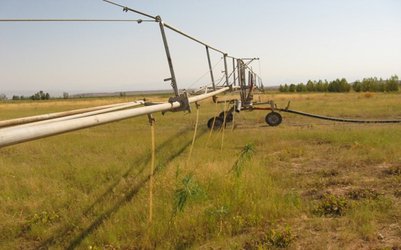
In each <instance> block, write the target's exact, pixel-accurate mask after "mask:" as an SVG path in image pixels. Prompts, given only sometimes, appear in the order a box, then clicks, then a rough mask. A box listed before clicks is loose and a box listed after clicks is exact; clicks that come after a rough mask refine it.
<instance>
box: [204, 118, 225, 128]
mask: <svg viewBox="0 0 401 250" xmlns="http://www.w3.org/2000/svg"><path fill="white" fill-rule="evenodd" d="M213 123H214V125H213ZM221 126H223V119H222V118H221V117H219V116H218V117H212V118H210V119H209V121H208V122H207V127H208V128H209V129H212V127H213V130H217V129H220V128H221Z"/></svg>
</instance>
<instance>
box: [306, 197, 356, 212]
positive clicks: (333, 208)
mask: <svg viewBox="0 0 401 250" xmlns="http://www.w3.org/2000/svg"><path fill="white" fill-rule="evenodd" d="M349 206H350V205H349V202H348V201H347V199H345V198H344V197H341V196H335V195H332V194H329V195H327V194H325V195H323V197H322V199H321V200H320V202H319V204H318V205H317V207H316V208H315V209H314V213H315V214H317V215H319V216H328V217H338V216H343V215H344V214H345V212H346V210H347V209H348V208H349Z"/></svg>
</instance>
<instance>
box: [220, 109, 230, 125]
mask: <svg viewBox="0 0 401 250" xmlns="http://www.w3.org/2000/svg"><path fill="white" fill-rule="evenodd" d="M219 117H220V118H221V119H223V121H224V111H223V112H221V113H220V114H219ZM233 120H234V115H233V113H231V112H227V113H226V122H232V121H233Z"/></svg>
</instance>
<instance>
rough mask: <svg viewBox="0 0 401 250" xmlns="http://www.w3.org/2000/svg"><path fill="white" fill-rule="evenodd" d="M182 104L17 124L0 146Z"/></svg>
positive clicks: (1, 134) (1, 136) (2, 134)
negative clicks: (30, 123)
mask: <svg viewBox="0 0 401 250" xmlns="http://www.w3.org/2000/svg"><path fill="white" fill-rule="evenodd" d="M229 89H230V88H229V87H225V88H222V89H219V90H216V91H213V92H210V93H207V94H202V95H199V96H193V97H190V98H188V99H189V102H190V103H194V102H198V101H201V100H204V99H207V98H209V97H212V96H215V95H217V94H220V93H223V92H226V91H228V90H229ZM180 106H181V103H180V102H173V103H162V104H157V105H154V106H145V107H140V108H136V109H128V110H120V111H114V112H110V113H105V114H99V115H93V116H88V117H82V118H77V119H72V120H66V121H56V122H52V123H45V124H39V125H36V126H30V127H22V128H19V126H16V127H12V128H8V129H0V147H5V146H9V145H13V144H18V143H21V142H25V141H31V140H35V139H39V138H44V137H48V136H52V135H57V134H62V133H66V132H70V131H74V130H79V129H84V128H89V127H94V126H97V125H101V124H105V123H110V122H114V121H120V120H123V119H127V118H131V117H136V116H141V115H146V114H152V113H155V112H161V111H169V110H172V109H174V108H178V107H180Z"/></svg>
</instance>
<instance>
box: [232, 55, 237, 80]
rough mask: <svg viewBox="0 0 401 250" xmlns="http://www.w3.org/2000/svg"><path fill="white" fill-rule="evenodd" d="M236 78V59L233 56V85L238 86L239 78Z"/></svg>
mask: <svg viewBox="0 0 401 250" xmlns="http://www.w3.org/2000/svg"><path fill="white" fill-rule="evenodd" d="M235 78H236V77H235V59H234V58H233V86H236V85H235V84H236V82H237V80H236V79H235Z"/></svg>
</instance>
